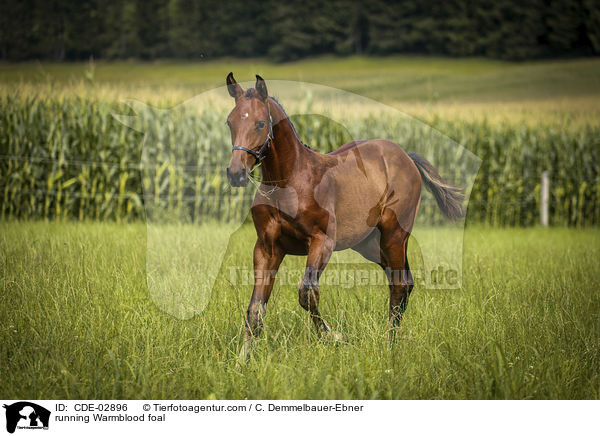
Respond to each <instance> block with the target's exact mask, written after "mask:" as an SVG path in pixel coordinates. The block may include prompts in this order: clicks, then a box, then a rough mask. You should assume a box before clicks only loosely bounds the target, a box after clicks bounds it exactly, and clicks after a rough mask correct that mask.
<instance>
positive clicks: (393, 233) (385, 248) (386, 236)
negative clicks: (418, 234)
mask: <svg viewBox="0 0 600 436" xmlns="http://www.w3.org/2000/svg"><path fill="white" fill-rule="evenodd" d="M409 236H410V233H408V232H406V231H404V230H403V229H402V228H401V227H400V226H394V228H392V229H387V230H386V229H384V230H383V231H382V235H381V256H382V263H381V266H382V267H383V268H384V270H385V273H386V275H387V278H388V282H389V287H390V306H389V323H390V328H391V329H392V330H391V337H392V338H393V336H394V331H395V329H396V328H397V327H398V326H399V325H400V321H401V320H402V314H403V313H404V311H405V310H406V306H407V304H408V296H409V295H410V293H411V291H412V289H413V286H414V283H413V277H412V274H411V272H410V269H409V265H408V260H407V258H406V248H407V244H408V238H409Z"/></svg>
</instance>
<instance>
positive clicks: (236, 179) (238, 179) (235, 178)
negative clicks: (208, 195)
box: [227, 168, 248, 187]
mask: <svg viewBox="0 0 600 436" xmlns="http://www.w3.org/2000/svg"><path fill="white" fill-rule="evenodd" d="M227 180H229V184H230V185H231V186H234V187H238V186H246V185H247V184H248V172H247V171H246V168H242V169H241V170H239V171H238V172H237V173H232V172H230V171H229V168H227Z"/></svg>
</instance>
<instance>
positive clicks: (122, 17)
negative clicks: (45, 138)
mask: <svg viewBox="0 0 600 436" xmlns="http://www.w3.org/2000/svg"><path fill="white" fill-rule="evenodd" d="M0 5H1V12H0V50H1V53H0V56H1V57H2V59H5V60H27V59H48V60H58V61H62V60H78V59H87V58H89V57H90V56H93V57H95V58H104V59H128V58H138V59H157V58H182V59H200V58H215V57H223V56H235V57H268V58H270V59H273V60H276V61H289V60H294V59H299V58H302V57H306V56H312V55H319V54H325V53H333V54H340V55H348V54H375V55H385V54H392V53H413V54H435V55H448V56H487V57H493V58H499V59H511V60H521V59H533V58H540V57H551V56H572V55H577V56H582V55H595V54H598V53H600V0H496V1H494V0H473V1H466V0H447V1H439V0H374V1H368V2H367V1H365V2H360V1H356V0H330V1H328V0H286V1H281V0H280V1H277V0H262V1H259V2H248V1H242V0H221V1H212V0H211V1H209V0H81V1H76V0H21V1H13V0H0Z"/></svg>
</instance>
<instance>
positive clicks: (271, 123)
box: [227, 73, 463, 360]
mask: <svg viewBox="0 0 600 436" xmlns="http://www.w3.org/2000/svg"><path fill="white" fill-rule="evenodd" d="M256 79H257V80H256V85H255V88H250V89H248V90H245V91H244V90H243V89H242V87H241V86H240V85H239V84H238V83H237V82H236V81H235V79H234V77H233V74H232V73H229V75H228V76H227V88H228V91H229V94H230V95H231V96H232V97H233V98H235V107H234V108H233V110H232V111H231V113H230V114H229V116H228V117H227V125H228V126H229V128H230V129H231V138H232V144H233V156H232V158H231V162H230V163H229V166H228V167H227V177H228V179H229V182H230V184H231V185H232V186H245V185H246V184H247V183H248V178H249V172H250V171H251V170H252V168H253V167H254V166H255V165H256V164H257V163H259V162H260V163H261V167H260V169H261V171H262V184H261V186H260V187H259V189H258V191H257V193H256V196H255V198H254V203H253V205H252V219H253V220H254V226H255V228H256V234H257V240H256V244H255V245H254V290H253V292H252V297H251V299H250V305H249V307H248V311H247V318H246V330H245V336H244V345H243V347H242V350H241V353H240V357H241V358H242V359H243V360H245V359H247V358H248V356H249V353H250V350H251V347H252V339H253V337H255V336H257V335H258V334H259V333H260V330H261V327H262V324H263V317H264V315H265V312H266V305H267V302H268V301H269V297H270V295H271V291H272V289H273V284H274V280H275V274H276V272H277V270H278V269H279V266H280V264H281V262H282V260H283V258H284V256H285V255H286V254H291V255H306V256H307V261H306V269H305V273H304V278H303V280H302V282H301V283H300V285H299V287H298V301H299V303H300V305H301V306H302V307H303V308H304V309H305V310H307V311H308V312H309V313H310V315H311V318H312V321H313V322H314V324H315V326H316V328H317V332H318V333H319V334H324V335H332V332H331V329H330V328H329V326H328V325H327V323H326V322H325V320H324V319H323V317H322V316H321V313H320V312H319V299H320V294H321V293H320V289H319V277H320V276H321V274H322V272H323V270H324V269H325V267H326V266H327V262H328V261H329V258H330V257H331V254H332V252H333V251H334V250H344V249H347V248H351V249H353V250H356V251H357V252H359V253H360V254H361V255H362V256H364V257H365V258H366V259H368V260H370V261H373V262H375V263H377V264H379V265H380V266H381V267H382V268H383V269H384V270H385V272H386V275H387V278H388V281H389V288H390V304H389V321H390V325H391V327H392V332H393V330H394V329H393V327H397V326H398V325H399V323H400V320H401V317H402V313H403V312H404V310H405V309H406V305H407V302H408V297H409V294H410V293H411V291H412V289H413V278H412V275H411V272H410V268H409V265H408V259H407V258H406V249H407V243H408V238H409V236H410V233H411V231H412V227H413V223H414V220H415V217H416V214H417V210H418V207H419V203H420V199H421V184H422V183H423V184H425V186H426V187H427V188H428V189H429V190H430V191H431V192H432V193H433V195H434V197H435V198H436V200H437V203H438V205H439V206H440V208H441V210H442V211H443V212H444V214H445V215H446V216H447V217H448V218H450V219H457V218H459V217H461V216H463V209H462V206H461V201H462V199H463V196H462V194H461V190H460V189H459V188H457V187H455V186H452V185H449V184H448V183H446V182H445V181H444V179H442V177H441V176H440V175H439V174H438V173H437V171H436V170H435V168H434V167H433V166H432V165H431V164H430V163H429V162H428V161H427V160H425V159H424V158H423V157H421V156H419V155H417V154H414V153H410V154H407V153H406V152H404V150H402V148H400V146H398V145H397V144H395V143H393V142H391V141H387V140H384V139H374V140H365V141H354V142H351V143H348V144H345V145H343V146H342V147H340V148H339V149H338V150H336V151H334V152H332V153H329V154H321V153H318V152H316V151H314V150H312V149H310V148H309V147H307V146H306V145H304V144H303V143H302V142H301V141H300V139H299V138H298V135H297V133H296V130H295V129H294V126H293V125H292V123H291V121H290V120H289V119H288V117H287V115H286V114H285V112H284V110H283V108H282V107H281V106H280V105H279V103H278V102H277V101H276V100H274V99H273V98H271V97H269V95H268V92H267V86H266V84H265V81H264V80H263V79H262V78H261V77H260V76H256ZM265 192H269V194H268V195H267V194H265Z"/></svg>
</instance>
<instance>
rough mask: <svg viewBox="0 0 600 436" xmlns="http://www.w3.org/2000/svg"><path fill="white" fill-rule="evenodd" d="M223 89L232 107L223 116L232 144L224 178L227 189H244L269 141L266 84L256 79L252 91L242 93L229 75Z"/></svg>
mask: <svg viewBox="0 0 600 436" xmlns="http://www.w3.org/2000/svg"><path fill="white" fill-rule="evenodd" d="M227 90H228V91H229V95H231V96H232V97H233V98H235V107H234V108H233V110H232V111H231V113H230V114H229V116H228V117H227V125H228V126H229V129H230V130H231V143H232V145H233V155H232V156H231V161H230V162H229V166H228V167H227V178H228V179H229V183H230V184H231V186H246V185H247V184H248V173H249V172H250V171H251V170H252V168H253V167H254V165H256V164H257V163H258V162H259V161H260V160H262V158H264V155H265V153H266V152H267V150H268V148H269V146H270V142H271V139H272V128H273V125H272V124H273V121H272V119H271V114H270V106H269V102H268V97H269V96H268V93H267V85H266V84H265V81H264V80H263V79H262V77H260V76H256V85H255V88H249V89H247V90H246V91H244V90H243V89H242V87H241V86H240V85H239V84H238V83H237V82H236V81H235V79H234V78H233V73H229V75H228V76H227Z"/></svg>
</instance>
